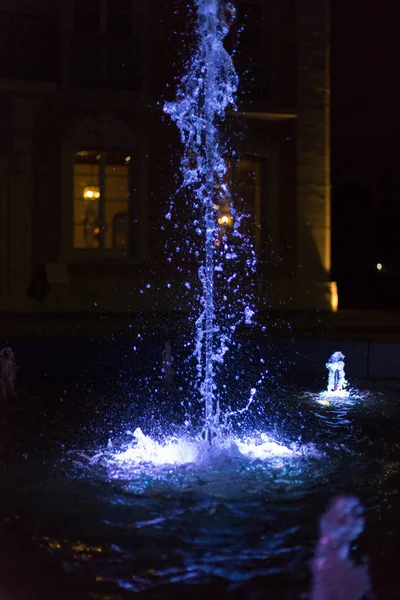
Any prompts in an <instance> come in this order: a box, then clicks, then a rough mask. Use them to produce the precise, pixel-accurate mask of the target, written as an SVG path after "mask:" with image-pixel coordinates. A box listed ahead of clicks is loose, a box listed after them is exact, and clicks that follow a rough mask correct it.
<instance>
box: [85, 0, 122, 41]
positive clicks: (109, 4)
mask: <svg viewBox="0 0 400 600" xmlns="http://www.w3.org/2000/svg"><path fill="white" fill-rule="evenodd" d="M132 6H133V5H132V0H75V10H74V24H75V30H76V31H82V32H84V33H103V34H105V33H109V34H111V35H120V34H126V35H131V34H132V33H133V31H132V29H133V14H132Z"/></svg>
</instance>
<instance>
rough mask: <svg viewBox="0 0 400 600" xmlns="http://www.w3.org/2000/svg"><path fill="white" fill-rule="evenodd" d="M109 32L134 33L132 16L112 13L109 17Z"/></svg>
mask: <svg viewBox="0 0 400 600" xmlns="http://www.w3.org/2000/svg"><path fill="white" fill-rule="evenodd" d="M107 31H108V33H122V34H125V35H130V34H131V33H132V18H131V17H130V15H126V14H124V13H111V14H109V15H108V18H107Z"/></svg>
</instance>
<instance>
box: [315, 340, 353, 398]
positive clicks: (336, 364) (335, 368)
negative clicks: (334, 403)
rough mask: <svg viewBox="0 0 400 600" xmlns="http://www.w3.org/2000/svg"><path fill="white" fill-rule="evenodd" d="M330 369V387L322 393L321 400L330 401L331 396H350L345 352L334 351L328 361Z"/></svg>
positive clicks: (327, 364) (327, 365) (327, 366)
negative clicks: (345, 368) (345, 367)
mask: <svg viewBox="0 0 400 600" xmlns="http://www.w3.org/2000/svg"><path fill="white" fill-rule="evenodd" d="M326 368H327V369H328V372H329V375H328V388H327V390H326V391H325V392H322V394H320V397H321V402H329V399H330V398H348V397H349V395H350V392H349V391H348V390H346V387H347V381H346V375H345V372H344V354H342V353H341V352H334V353H333V354H332V356H331V357H330V358H329V360H328V362H327V363H326Z"/></svg>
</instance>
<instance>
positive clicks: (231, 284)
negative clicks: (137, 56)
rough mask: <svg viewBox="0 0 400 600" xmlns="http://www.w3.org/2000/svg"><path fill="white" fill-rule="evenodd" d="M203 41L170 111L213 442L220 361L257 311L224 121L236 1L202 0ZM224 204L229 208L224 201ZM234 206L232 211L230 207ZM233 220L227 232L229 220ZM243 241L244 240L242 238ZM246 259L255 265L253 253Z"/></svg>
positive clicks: (232, 82)
mask: <svg viewBox="0 0 400 600" xmlns="http://www.w3.org/2000/svg"><path fill="white" fill-rule="evenodd" d="M195 5H196V8H197V29H196V35H197V48H196V50H195V52H194V55H193V57H192V58H191V59H190V61H189V63H188V65H187V70H186V74H185V75H184V77H183V79H182V82H181V85H180V87H179V89H178V93H177V99H176V101H175V102H167V103H166V104H165V106H164V112H165V113H167V114H169V115H170V117H171V118H172V119H173V120H174V121H175V122H176V124H177V126H178V128H179V130H180V134H181V139H182V142H183V144H184V154H183V157H182V162H181V171H182V175H183V184H182V186H183V187H184V188H187V189H188V190H189V192H190V194H191V198H192V201H193V211H194V213H193V214H194V215H195V218H194V225H195V230H196V232H197V234H199V235H200V238H201V240H202V248H201V249H200V251H199V252H197V255H198V256H199V257H200V267H199V269H198V276H199V280H200V284H201V296H200V304H201V309H200V314H199V316H198V318H197V320H196V331H197V334H196V344H195V355H196V358H197V374H198V378H199V389H200V394H201V398H202V400H203V402H204V407H205V428H204V437H205V439H206V440H207V441H208V442H209V443H210V444H211V443H212V441H213V439H214V437H215V436H216V435H217V431H218V427H219V423H220V397H219V395H218V391H217V386H216V375H217V372H218V367H219V366H221V365H222V364H223V362H224V357H225V354H226V353H227V352H228V349H229V346H230V343H231V339H232V335H233V333H234V332H235V330H236V329H237V327H238V325H239V324H241V323H246V324H250V323H251V319H252V316H253V314H254V310H253V306H252V302H251V298H250V297H248V296H247V295H246V294H244V293H242V294H241V295H239V291H238V279H239V277H238V274H237V273H236V272H235V271H233V270H232V269H233V267H232V263H233V262H234V261H235V259H237V258H238V252H240V251H241V250H240V248H239V246H240V245H241V244H240V243H235V241H236V240H237V241H239V239H240V240H241V235H240V221H241V218H240V217H239V215H237V214H236V213H235V210H234V208H233V206H232V203H231V198H230V191H229V186H228V184H227V181H226V173H227V164H226V158H227V155H228V148H227V146H226V144H225V143H224V142H223V140H222V135H221V124H222V122H223V120H224V118H225V111H226V109H227V107H228V106H231V107H235V94H236V90H237V85H238V78H237V75H236V72H235V69H234V66H233V63H232V60H231V57H230V56H229V54H228V52H227V51H226V49H225V47H224V38H225V37H226V35H227V33H228V31H229V27H230V24H231V22H232V20H233V18H234V13H235V11H234V8H233V6H232V5H231V4H230V3H227V2H225V0H195ZM222 207H224V208H222ZM226 207H229V215H228V214H226ZM228 224H229V225H232V232H231V234H232V235H228V230H227V225H228ZM242 247H243V245H242ZM246 262H247V266H248V267H249V268H254V253H253V252H251V251H250V252H249V254H248V256H247V261H246Z"/></svg>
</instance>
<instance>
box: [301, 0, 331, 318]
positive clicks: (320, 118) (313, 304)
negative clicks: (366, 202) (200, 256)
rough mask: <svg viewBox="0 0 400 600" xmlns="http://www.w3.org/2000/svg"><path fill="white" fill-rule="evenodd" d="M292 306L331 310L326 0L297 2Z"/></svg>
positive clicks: (327, 23)
mask: <svg viewBox="0 0 400 600" xmlns="http://www.w3.org/2000/svg"><path fill="white" fill-rule="evenodd" d="M297 19H298V20H297V27H298V30H297V36H298V57H297V59H298V63H297V64H298V69H297V76H298V82H297V83H298V85H297V113H298V128H297V207H298V209H297V302H296V304H297V307H298V308H306V309H307V308H310V309H315V308H327V309H330V308H331V286H330V282H329V279H330V268H331V214H330V106H329V102H330V76H329V55H330V47H329V10H328V0H297Z"/></svg>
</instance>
